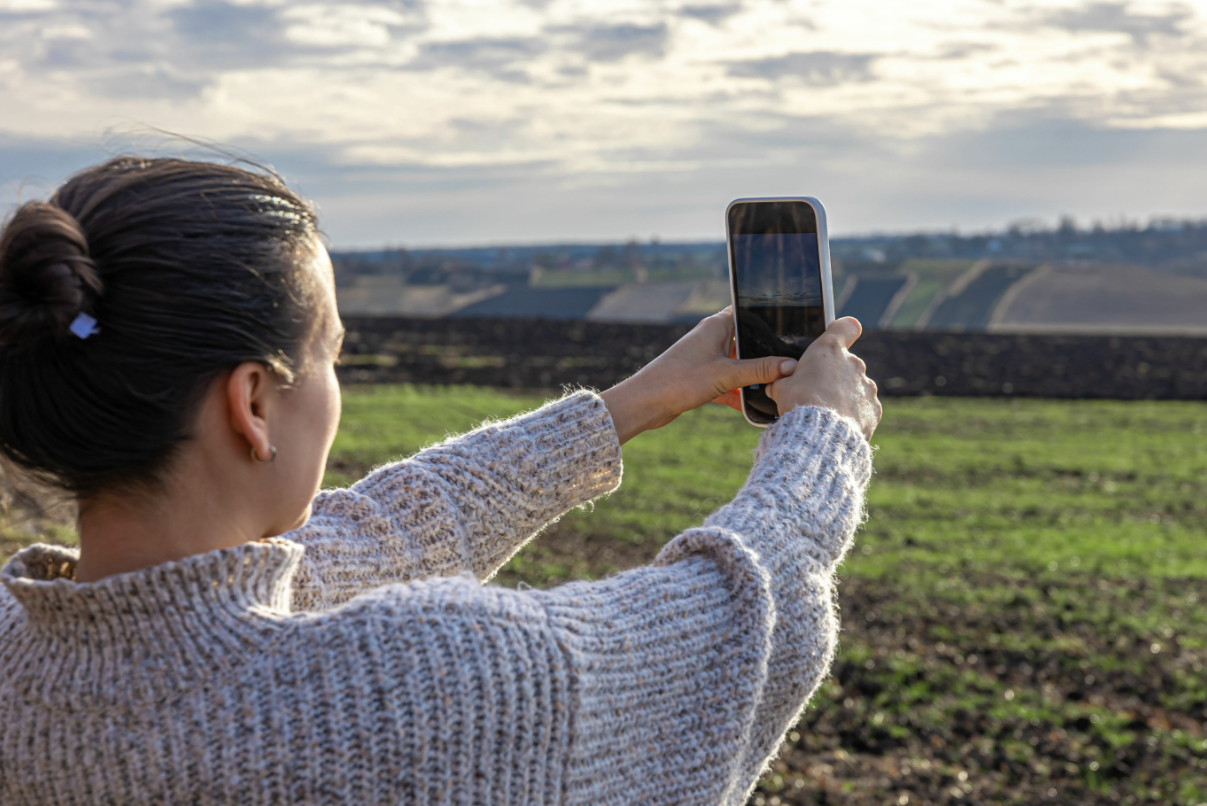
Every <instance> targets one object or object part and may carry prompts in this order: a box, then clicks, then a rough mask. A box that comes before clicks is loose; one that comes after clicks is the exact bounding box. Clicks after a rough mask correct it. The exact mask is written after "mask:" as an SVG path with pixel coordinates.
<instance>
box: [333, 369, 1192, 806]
mask: <svg viewBox="0 0 1207 806" xmlns="http://www.w3.org/2000/svg"><path fill="white" fill-rule="evenodd" d="M539 402H540V400H539V398H536V397H524V396H514V395H509V394H505V393H500V392H495V391H490V390H481V389H465V388H448V389H432V388H426V389H417V388H412V387H369V388H359V389H356V390H351V391H350V392H349V393H348V395H347V396H346V398H345V405H346V414H345V421H344V426H343V428H342V430H341V433H340V436H339V438H338V440H337V443H336V446H335V452H334V459H333V463H332V467H333V469H334V470H333V472H332V473H331V474H329V476H328V479H329V481H330V482H331V483H344V482H346V481H347V480H348V479H349V478H350V477H351V476H354V475H357V474H359V473H361V472H363V471H364V470H365V469H367V468H368V467H369V466H371V465H373V464H375V463H379V462H382V461H385V460H387V459H389V458H392V457H395V456H402V455H406V454H408V453H410V452H412V451H414V450H416V449H418V448H420V447H421V446H423V445H425V444H429V443H430V442H432V441H434V440H436V439H439V438H440V437H442V436H443V435H445V434H447V433H455V432H457V431H460V430H463V429H465V428H468V427H471V426H472V425H474V424H476V423H477V422H479V421H481V420H482V419H484V418H486V417H490V416H494V417H501V416H507V415H510V414H513V413H516V412H519V411H522V410H524V409H526V408H529V407H531V406H534V405H537V404H538V403H539ZM758 433H759V432H758V431H757V430H756V429H754V428H752V427H750V426H748V425H746V424H745V423H744V422H742V421H741V418H739V417H737V416H735V413H734V412H731V411H729V410H726V409H722V408H720V407H716V406H709V407H705V408H703V409H700V410H699V411H696V412H692V413H690V414H688V415H685V416H684V417H683V418H681V419H680V421H679V422H677V423H675V424H673V425H671V426H669V427H668V428H666V429H663V430H661V431H658V432H653V433H650V434H645V435H643V436H641V437H639V438H637V439H636V440H634V441H633V442H631V443H630V444H629V445H627V446H626V447H625V451H624V452H625V480H624V484H623V485H622V487H621V489H620V490H619V491H617V492H616V493H615V494H613V495H612V496H611V497H610V498H607V499H604V500H602V501H599V502H597V503H596V505H595V506H594V507H593V508H591V509H589V510H579V511H575V512H572V513H570V514H569V515H568V516H567V517H566V518H564V519H563V521H562V522H561V523H559V524H558V525H557V526H555V527H554V528H553V529H551V530H550V532H549V533H547V534H546V535H544V536H542V537H541V538H540V539H538V540H537V541H536V542H535V543H533V544H532V545H530V546H529V547H528V548H527V549H525V550H524V551H523V552H522V553H521V554H520V555H519V556H517V557H516V558H515V559H514V560H513V561H512V562H511V563H510V564H509V566H508V567H507V568H506V569H504V571H503V572H502V573H501V574H500V580H499V581H500V582H502V583H504V584H514V583H516V582H520V581H523V582H525V583H528V584H532V585H536V586H546V585H551V584H556V583H558V582H561V581H564V580H566V579H569V578H584V577H585V578H590V577H596V576H600V575H603V574H607V573H611V572H614V571H616V570H619V569H622V568H625V567H629V566H632V565H635V564H637V563H640V562H646V561H648V560H649V559H651V558H652V557H653V556H654V554H655V553H656V552H657V550H658V548H659V547H660V546H661V545H662V544H663V543H665V542H666V540H668V539H669V538H670V537H672V536H673V535H674V534H675V533H676V532H678V531H679V530H681V529H684V528H687V527H689V526H692V525H695V524H697V523H699V521H700V520H701V519H702V518H703V517H704V515H705V514H707V513H708V512H709V511H711V510H712V509H714V508H716V507H718V506H720V505H721V504H723V503H724V502H725V501H727V500H729V498H730V497H731V496H732V495H733V494H734V492H735V491H736V490H737V489H738V488H739V487H740V485H741V484H742V482H743V480H744V479H745V475H746V472H747V470H748V469H749V465H750V452H751V450H752V449H753V448H754V446H755V443H756V441H757V439H758ZM874 442H875V443H876V445H877V446H878V451H877V454H876V476H875V477H874V479H873V482H872V486H871V488H870V491H869V495H868V511H869V519H868V522H867V523H866V524H865V526H864V528H863V529H862V530H861V532H860V534H859V536H858V538H857V541H856V547H855V549H854V551H853V552H852V554H851V555H850V557H848V559H847V561H846V562H845V563H844V565H843V566H842V568H841V569H840V578H841V585H840V603H841V606H842V609H843V625H844V633H843V640H842V644H841V648H840V651H839V655H838V658H837V660H836V663H835V667H834V673H833V674H832V675H831V677H830V679H829V680H828V681H827V683H826V684H825V685H824V686H823V688H822V690H821V691H820V692H819V694H818V696H817V697H816V698H815V699H814V702H813V704H812V706H811V707H810V709H809V710H808V711H807V712H806V714H805V717H804V718H803V720H802V722H801V724H800V725H798V727H797V728H796V730H794V731H793V733H792V734H791V735H790V741H789V743H788V745H787V747H786V749H785V752H784V753H783V754H782V756H781V757H780V759H779V760H777V761H776V762H775V766H774V767H773V770H772V772H771V773H770V774H769V775H768V776H767V778H766V779H765V780H764V781H763V783H762V785H761V787H760V789H759V791H758V793H757V794H756V795H755V797H754V800H753V803H754V804H756V805H757V804H760V803H761V804H782V803H802V804H803V803H819V802H827V803H846V804H863V803H868V804H873V803H875V804H879V803H884V802H887V799H891V800H893V802H902V801H900V800H899V797H901V796H905V797H910V798H912V800H909V801H908V802H910V803H927V802H934V803H948V802H950V803H972V802H978V801H979V802H993V803H1036V802H1064V803H1143V802H1148V803H1185V804H1198V803H1201V802H1207V783H1205V782H1207V732H1205V731H1204V727H1205V726H1204V720H1207V672H1204V666H1205V665H1207V605H1205V604H1204V598H1203V597H1204V595H1205V594H1207V552H1204V550H1203V549H1204V546H1203V541H1204V539H1205V538H1207V450H1205V448H1207V405H1204V404H1202V403H1159V402H1135V403H1118V402H1103V401H1040V400H992V399H977V400H961V399H953V398H921V399H907V400H906V399H890V400H888V401H887V403H886V406H885V417H884V421H883V423H882V425H881V427H880V429H879V431H878V432H877V434H876V437H875V439H874ZM961 775H962V776H963V777H961ZM1050 793H1055V794H1050Z"/></svg>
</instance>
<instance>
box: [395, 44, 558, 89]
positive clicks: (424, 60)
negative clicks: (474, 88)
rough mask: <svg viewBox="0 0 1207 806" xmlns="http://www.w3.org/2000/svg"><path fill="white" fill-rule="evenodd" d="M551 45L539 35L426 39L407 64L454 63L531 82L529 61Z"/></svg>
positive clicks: (444, 65) (416, 66) (440, 65)
mask: <svg viewBox="0 0 1207 806" xmlns="http://www.w3.org/2000/svg"><path fill="white" fill-rule="evenodd" d="M547 49H548V46H547V45H546V43H545V42H544V41H542V40H540V39H537V38H535V37H514V38H509V39H508V38H482V39H462V40H453V41H448V42H425V43H423V44H421V45H420V46H419V55H418V56H416V57H415V59H413V60H412V61H411V62H409V63H408V64H407V65H406V68H407V69H408V70H420V71H422V70H438V69H440V68H447V67H452V68H456V69H459V70H464V71H472V72H480V73H484V74H486V75H489V76H491V77H492V78H496V79H499V80H501V81H513V82H527V81H528V80H529V78H528V73H527V69H526V68H527V65H528V64H530V63H531V62H532V60H533V59H535V58H536V57H538V56H540V55H541V54H542V53H544V52H545V51H546V50H547Z"/></svg>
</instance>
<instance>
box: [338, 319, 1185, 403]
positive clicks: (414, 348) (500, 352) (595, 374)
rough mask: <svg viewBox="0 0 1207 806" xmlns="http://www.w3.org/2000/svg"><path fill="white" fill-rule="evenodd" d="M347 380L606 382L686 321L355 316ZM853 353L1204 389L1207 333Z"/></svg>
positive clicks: (971, 393)
mask: <svg viewBox="0 0 1207 806" xmlns="http://www.w3.org/2000/svg"><path fill="white" fill-rule="evenodd" d="M344 324H345V326H346V327H347V328H348V338H347V340H346V342H345V351H344V356H343V366H341V368H340V377H341V380H342V381H344V382H345V383H387V382H392V383H425V384H473V385H477V386H495V387H500V388H555V387H559V386H562V385H565V384H580V385H586V386H592V387H595V388H597V389H603V388H607V387H608V386H611V385H612V384H614V383H616V382H617V381H620V380H623V379H624V378H626V377H628V376H629V375H632V374H633V373H634V372H636V371H637V370H638V369H640V368H641V367H643V366H644V365H645V364H647V363H649V361H650V360H652V359H653V358H655V357H656V356H657V355H658V354H659V353H661V352H662V351H663V350H665V349H666V348H667V347H669V346H670V345H671V344H673V343H674V341H675V340H676V339H678V338H679V337H680V336H682V335H683V334H684V333H686V332H687V330H688V329H689V328H688V326H686V325H634V324H613V323H603V322H584V321H557V320H547V319H404V318H392V317H347V318H345V319H344ZM855 352H856V353H858V354H859V356H860V357H862V358H863V359H864V361H866V362H867V365H868V375H869V376H871V377H872V379H873V380H875V381H876V382H877V383H878V384H879V385H880V389H881V392H882V394H885V395H927V394H934V395H958V396H964V397H978V396H1003V395H1005V396H1011V395H1013V396H1019V397H1048V398H1115V399H1120V400H1144V399H1153V400H1202V399H1207V339H1198V338H1177V337H1123V336H1041V335H1006V334H989V333H957V332H950V331H949V332H930V333H922V332H908V331H886V330H878V331H877V330H874V331H868V332H867V333H865V334H864V336H863V337H862V338H861V339H860V341H859V344H858V345H857V347H856V348H855Z"/></svg>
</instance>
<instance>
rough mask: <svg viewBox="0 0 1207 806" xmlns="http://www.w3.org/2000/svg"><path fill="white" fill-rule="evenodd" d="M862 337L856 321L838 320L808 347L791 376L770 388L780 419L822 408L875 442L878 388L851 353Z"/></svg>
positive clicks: (769, 391)
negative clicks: (851, 423)
mask: <svg viewBox="0 0 1207 806" xmlns="http://www.w3.org/2000/svg"><path fill="white" fill-rule="evenodd" d="M861 333H863V327H862V326H860V324H859V321H858V320H856V319H855V318H853V317H850V316H847V317H844V318H842V319H837V320H835V321H834V323H833V324H831V325H830V326H829V327H828V328H826V332H825V333H823V334H822V335H821V336H819V337H818V338H817V339H816V340H815V341H814V342H813V343H812V344H810V345H809V349H807V350H805V354H804V355H803V356H801V359H800V363H798V364H797V365H796V369H795V370H794V371H793V373H792V374H791V375H790V376H788V377H786V378H781V379H780V380H778V381H776V382H775V383H772V384H770V385H768V387H767V396H768V397H770V398H771V399H772V400H774V401H775V404H776V406H778V407H779V411H780V416H783V415H785V414H787V413H788V412H789V411H791V410H792V409H794V408H796V407H797V406H822V407H823V408H827V409H833V410H834V411H836V412H838V413H839V414H841V415H842V416H843V417H849V418H850V419H852V420H854V421H855V422H856V423H858V425H859V428H860V430H861V431H863V435H864V436H865V437H867V438H868V439H871V438H872V433H873V432H874V431H875V430H876V426H877V425H878V424H879V423H880V414H881V408H880V401H879V400H878V399H877V398H876V384H875V382H874V381H872V379H871V378H869V377H868V376H867V374H866V371H867V365H866V364H864V363H863V361H862V360H861V359H860V358H859V357H858V356H855V355H852V354H851V353H850V352H848V348H849V347H850V346H851V345H852V344H854V343H855V340H856V339H858V338H859V336H860V334H861Z"/></svg>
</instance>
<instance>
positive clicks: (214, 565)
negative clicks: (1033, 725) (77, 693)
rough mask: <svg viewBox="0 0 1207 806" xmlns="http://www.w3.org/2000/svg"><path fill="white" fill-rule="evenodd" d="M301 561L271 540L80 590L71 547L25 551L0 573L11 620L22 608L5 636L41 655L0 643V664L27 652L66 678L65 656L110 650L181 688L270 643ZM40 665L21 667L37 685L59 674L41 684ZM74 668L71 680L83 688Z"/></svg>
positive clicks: (289, 546) (298, 553) (297, 552)
mask: <svg viewBox="0 0 1207 806" xmlns="http://www.w3.org/2000/svg"><path fill="white" fill-rule="evenodd" d="M302 554H303V547H302V546H300V545H298V544H296V543H293V542H291V541H289V540H284V539H281V538H270V539H268V540H264V541H261V542H258V543H245V544H243V545H240V546H235V547H233V548H227V549H220V550H217V551H210V552H206V553H204V554H197V555H194V556H191V557H186V558H184V559H182V560H179V561H177V562H169V563H163V564H162V565H156V566H152V567H150V568H144V569H141V570H139V571H134V572H131V573H127V574H116V575H114V576H110V577H106V578H104V579H101V580H98V581H97V582H88V583H79V582H75V581H74V580H73V577H74V575H75V563H76V560H77V559H78V556H79V554H78V552H77V551H76V550H75V549H71V548H66V547H63V546H49V545H45V544H38V545H34V546H30V547H28V548H26V549H23V550H21V551H20V552H18V553H17V554H16V555H14V556H13V557H12V559H10V560H9V561H8V564H7V565H5V566H4V568H3V570H0V582H3V584H4V587H5V588H6V589H7V590H8V592H9V593H10V594H11V595H12V597H13V599H15V600H16V602H17V603H18V604H19V605H20V607H19V609H18V614H17V615H18V618H20V615H19V613H20V611H21V610H23V611H24V615H25V619H24V621H25V623H26V628H25V629H23V630H20V631H19V633H20V636H21V638H18V635H11V638H12V639H17V640H16V641H15V644H23V643H26V642H27V641H28V642H31V643H32V644H36V645H37V646H38V647H40V649H38V650H36V651H33V650H34V646H27V647H25V651H21V650H19V649H18V647H17V646H15V644H14V642H13V641H8V642H4V643H8V644H9V646H0V667H2V666H4V665H5V664H6V663H10V664H11V663H14V662H15V663H16V665H19V666H23V665H28V664H27V663H23V662H22V661H31V651H32V655H33V656H41V657H42V658H43V659H47V660H49V659H55V662H54V663H53V664H52V665H53V666H54V667H56V668H62V670H63V671H64V672H69V671H70V669H69V667H70V665H71V664H70V662H69V659H70V658H73V657H80V658H87V657H92V658H95V657H98V656H99V655H103V654H108V653H111V652H114V651H116V652H117V653H119V654H120V655H121V656H122V657H124V658H126V659H127V660H128V661H130V662H131V664H132V665H133V666H134V667H137V669H138V670H139V672H140V674H139V676H142V674H146V675H148V676H149V678H151V679H154V678H157V679H158V680H159V682H160V683H166V682H167V681H168V680H170V679H174V680H175V681H176V682H183V681H184V680H185V679H187V678H192V677H194V675H195V673H205V672H207V671H211V670H213V669H214V666H215V664H218V665H222V664H224V663H225V662H227V661H229V660H231V659H237V658H238V657H239V656H241V655H243V654H245V653H246V652H247V650H248V649H249V648H251V647H252V646H254V645H258V644H260V643H261V642H263V641H265V640H267V639H269V638H271V636H272V635H273V634H274V633H275V632H276V629H277V627H278V626H279V625H280V623H281V622H282V621H283V620H284V619H286V618H288V616H289V614H290V598H291V595H292V580H293V575H294V572H295V571H296V570H297V567H298V564H299V562H300V560H301V557H302ZM9 626H10V627H11V626H14V625H11V624H10V625H9ZM3 627H4V625H3V624H0V633H3V632H5V630H4V629H3ZM5 656H8V657H5ZM123 665H125V664H123ZM34 666H37V667H39V668H37V669H35V668H34ZM43 666H44V664H43V663H42V662H35V663H33V665H30V668H28V669H26V671H27V672H28V673H30V675H31V676H32V677H37V678H41V680H40V682H39V683H38V684H37V687H38V688H42V687H43V685H50V684H51V683H52V680H51V679H49V678H55V677H58V676H59V675H56V674H49V677H48V676H47V675H48V673H49V672H50V671H51V669H49V668H42V667H43ZM63 667H68V668H63ZM9 668H10V670H13V671H17V670H15V669H12V666H11V665H10V667H9ZM80 671H81V670H79V669H76V670H75V672H74V673H73V674H72V676H73V677H75V678H76V680H77V681H78V682H83V681H82V680H80V676H79V672H80ZM18 674H20V672H18ZM0 676H3V675H0ZM29 682H31V683H32V682H33V680H32V679H30V681H29ZM144 682H148V683H149V682H150V679H148V680H145V681H144ZM152 685H154V684H152ZM30 693H33V692H30Z"/></svg>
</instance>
